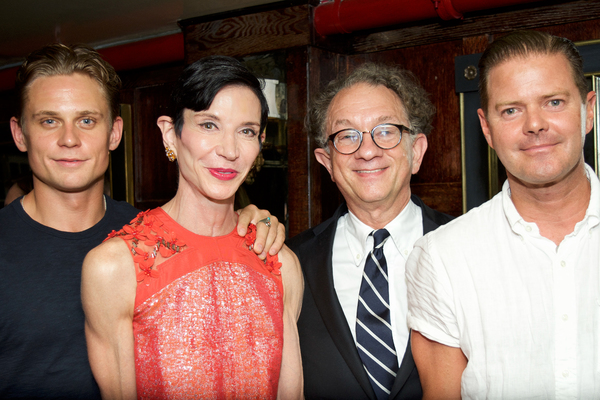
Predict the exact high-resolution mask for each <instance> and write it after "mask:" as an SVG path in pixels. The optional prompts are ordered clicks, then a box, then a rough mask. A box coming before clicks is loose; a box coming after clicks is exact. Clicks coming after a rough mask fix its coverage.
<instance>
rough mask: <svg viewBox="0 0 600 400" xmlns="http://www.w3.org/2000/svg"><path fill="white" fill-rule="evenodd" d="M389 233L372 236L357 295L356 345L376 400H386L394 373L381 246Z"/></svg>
mask: <svg viewBox="0 0 600 400" xmlns="http://www.w3.org/2000/svg"><path fill="white" fill-rule="evenodd" d="M389 236H390V233H389V232H388V231H387V230H386V229H379V230H377V231H374V232H373V238H374V245H373V250H372V251H371V252H370V253H369V256H368V257H367V261H366V263H365V270H364V272H363V279H362V283H361V285H360V292H359V295H358V309H357V313H356V343H357V347H358V354H359V355H360V358H361V359H362V362H363V365H364V367H365V369H366V370H367V374H368V375H369V379H370V380H371V385H372V386H373V390H374V391H375V394H376V395H377V399H380V400H381V399H388V398H389V396H390V391H391V389H392V385H393V383H394V379H396V372H397V371H398V356H397V355H396V349H395V347H394V340H393V339H392V326H391V323H390V305H389V303H390V300H389V299H390V295H389V285H388V276H387V273H388V271H387V263H386V261H385V256H384V255H383V245H384V244H385V242H386V240H387V239H388V238H389Z"/></svg>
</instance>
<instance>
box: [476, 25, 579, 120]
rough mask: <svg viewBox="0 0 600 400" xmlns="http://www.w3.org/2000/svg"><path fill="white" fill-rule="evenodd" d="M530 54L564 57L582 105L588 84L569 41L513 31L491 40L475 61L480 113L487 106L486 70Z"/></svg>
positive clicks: (488, 72) (572, 45)
mask: <svg viewBox="0 0 600 400" xmlns="http://www.w3.org/2000/svg"><path fill="white" fill-rule="evenodd" d="M532 54H536V55H544V54H546V55H554V54H562V55H564V56H565V58H566V59H567V61H568V62H569V65H570V66H571V73H572V74H573V80H574V81H575V85H577V88H578V89H579V94H580V95H581V101H582V102H585V99H586V95H587V92H588V85H587V82H586V80H585V75H584V73H583V60H582V58H581V55H580V54H579V51H578V50H577V47H575V45H574V44H573V42H571V41H570V40H569V39H566V38H563V37H558V36H553V35H551V34H549V33H546V32H538V31H515V32H512V33H509V34H508V35H506V36H502V37H500V38H498V39H496V40H494V41H493V42H492V43H491V44H490V45H489V47H488V48H487V49H486V50H485V52H484V53H483V55H482V56H481V59H480V60H479V73H480V74H479V95H480V97H481V108H482V109H483V111H484V113H487V108H488V103H489V93H488V78H489V76H490V71H491V70H492V69H493V68H494V67H497V66H498V65H500V64H502V63H503V62H505V61H508V60H510V59H512V58H515V57H521V58H525V57H528V56H530V55H532Z"/></svg>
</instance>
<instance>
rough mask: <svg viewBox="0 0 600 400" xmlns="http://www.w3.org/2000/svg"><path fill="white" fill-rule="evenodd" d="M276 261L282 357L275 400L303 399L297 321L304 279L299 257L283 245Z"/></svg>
mask: <svg viewBox="0 0 600 400" xmlns="http://www.w3.org/2000/svg"><path fill="white" fill-rule="evenodd" d="M279 261H280V262H281V264H282V266H281V278H282V280H283V355H282V360H281V372H280V374H279V389H278V392H277V398H279V399H302V398H303V397H304V378H303V374H302V358H301V357H300V341H299V339H298V328H297V326H296V322H297V321H298V317H299V316H300V309H301V308H302V296H303V293H304V279H303V278H302V270H301V269H300V262H299V261H298V258H297V257H296V255H295V254H294V253H293V252H292V251H291V250H290V249H289V248H287V247H286V246H284V247H283V248H282V249H281V251H280V252H279Z"/></svg>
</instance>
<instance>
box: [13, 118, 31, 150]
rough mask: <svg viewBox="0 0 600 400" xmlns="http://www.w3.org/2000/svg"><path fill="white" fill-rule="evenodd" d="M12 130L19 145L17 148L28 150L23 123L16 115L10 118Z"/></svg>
mask: <svg viewBox="0 0 600 400" xmlns="http://www.w3.org/2000/svg"><path fill="white" fill-rule="evenodd" d="M10 131H11V132H12V137H13V140H14V141H15V144H16V145H17V148H18V149H19V150H21V151H22V152H26V151H27V139H26V138H25V134H24V133H23V128H22V127H21V124H19V121H18V120H17V119H16V118H15V117H12V118H11V119H10Z"/></svg>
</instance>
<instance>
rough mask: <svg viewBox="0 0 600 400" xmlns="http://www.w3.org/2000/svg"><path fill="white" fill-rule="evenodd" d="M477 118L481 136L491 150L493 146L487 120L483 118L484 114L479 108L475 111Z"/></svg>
mask: <svg viewBox="0 0 600 400" xmlns="http://www.w3.org/2000/svg"><path fill="white" fill-rule="evenodd" d="M477 116H478V117H479V123H480V124H481V130H482V131H483V136H484V137H485V140H486V142H487V144H488V146H490V147H491V148H492V149H493V148H494V144H493V143H492V135H491V134H490V127H489V125H488V122H487V118H486V117H485V113H484V112H483V110H482V109H481V108H479V109H478V110H477Z"/></svg>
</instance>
